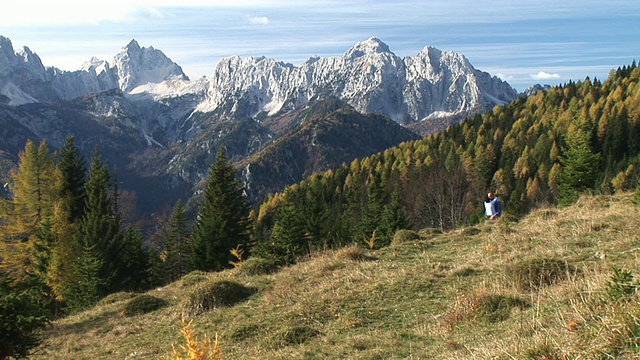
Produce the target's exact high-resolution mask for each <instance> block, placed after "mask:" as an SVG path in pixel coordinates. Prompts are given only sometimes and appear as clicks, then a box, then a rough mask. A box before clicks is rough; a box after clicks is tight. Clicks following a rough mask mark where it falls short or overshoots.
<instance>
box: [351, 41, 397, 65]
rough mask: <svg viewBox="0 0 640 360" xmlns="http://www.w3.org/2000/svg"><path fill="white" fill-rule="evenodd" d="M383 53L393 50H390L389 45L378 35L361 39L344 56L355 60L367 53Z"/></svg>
mask: <svg viewBox="0 0 640 360" xmlns="http://www.w3.org/2000/svg"><path fill="white" fill-rule="evenodd" d="M382 53H391V50H389V46H388V45H387V44H385V43H384V42H382V40H380V39H378V38H377V37H370V38H369V39H367V40H365V41H361V42H359V43H357V44H356V45H355V46H354V47H352V48H351V49H349V51H347V52H346V53H345V54H344V57H345V58H346V59H349V60H353V59H356V58H359V57H361V56H364V55H367V54H382Z"/></svg>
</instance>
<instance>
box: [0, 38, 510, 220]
mask: <svg viewBox="0 0 640 360" xmlns="http://www.w3.org/2000/svg"><path fill="white" fill-rule="evenodd" d="M518 96H519V94H518V93H517V92H516V90H515V89H513V88H512V87H511V86H510V85H509V84H508V83H506V82H504V81H502V80H500V79H499V78H497V77H495V76H491V75H490V74H488V73H486V72H483V71H480V70H477V69H475V68H474V67H473V66H472V65H471V64H470V63H469V61H468V60H467V59H466V58H465V57H464V56H463V55H460V54H456V53H453V52H443V51H441V50H438V49H436V48H434V47H430V46H427V47H425V48H424V49H423V50H422V51H421V52H419V53H418V54H417V55H416V56H413V57H405V58H400V57H398V56H396V55H395V54H394V53H393V52H391V51H390V49H389V47H388V46H387V45H386V44H385V43H384V42H382V41H381V40H379V39H377V38H370V39H367V40H366V41H362V42H359V43H358V44H356V45H355V46H354V47H353V48H351V49H349V50H348V51H347V52H345V53H344V54H343V55H342V56H337V57H326V58H319V57H311V58H309V59H308V60H307V61H305V62H304V63H303V64H301V65H300V66H294V65H292V64H288V63H284V62H280V61H277V60H274V59H268V58H265V57H246V58H240V57H238V56H232V57H229V58H225V59H222V60H220V61H219V62H218V64H217V65H216V66H215V68H214V70H213V72H212V74H211V76H209V77H203V78H201V79H197V80H194V81H192V80H190V79H189V78H188V77H187V76H186V75H185V74H184V72H183V71H182V68H181V67H180V66H179V65H178V64H176V63H174V62H173V61H171V59H169V58H168V57H167V56H166V55H165V54H164V53H163V52H162V51H160V50H157V49H154V48H153V47H141V46H140V45H139V44H138V43H137V42H136V41H135V40H131V41H130V42H129V43H128V44H127V45H126V46H124V47H123V48H122V49H121V50H120V51H119V52H118V53H117V54H116V55H115V56H114V57H113V59H112V60H111V61H105V60H100V59H96V58H92V59H91V60H89V61H87V62H86V63H85V64H84V65H83V66H82V67H81V68H80V69H78V70H76V71H63V70H60V69H57V68H54V67H45V66H44V65H43V63H42V61H41V59H40V58H39V56H38V55H37V54H36V53H34V52H32V51H31V50H30V49H29V48H27V47H24V48H22V49H18V50H15V49H14V48H13V45H12V43H11V41H10V40H9V39H7V38H5V37H2V36H0V129H1V130H0V134H1V135H2V137H1V138H0V170H4V169H8V168H10V167H11V166H15V164H16V163H17V155H18V153H19V151H21V150H22V149H23V148H24V144H25V143H26V140H27V139H32V140H33V141H40V140H47V142H48V143H49V144H50V145H51V146H52V147H53V148H54V149H55V148H59V147H60V146H61V145H62V144H63V142H64V139H65V137H67V136H70V135H73V136H75V137H76V144H77V146H78V147H79V148H80V149H81V151H83V153H85V154H87V158H88V154H90V153H91V151H92V150H93V148H94V147H95V146H96V145H99V146H100V149H101V152H102V154H103V156H104V157H105V159H106V162H107V164H109V166H110V168H111V169H112V171H115V172H117V173H118V179H119V181H122V182H123V188H125V189H131V190H133V191H135V193H136V195H137V196H138V202H139V204H140V205H141V207H142V208H144V209H145V210H149V211H150V210H153V209H157V208H158V207H160V206H162V205H163V204H167V202H169V203H170V204H172V203H171V202H170V201H175V199H177V198H178V197H189V196H190V195H191V194H193V193H194V191H197V188H198V184H199V183H201V182H202V180H203V179H204V178H205V177H206V175H207V173H208V169H209V168H210V166H211V164H212V162H213V160H214V158H215V153H216V151H217V149H218V148H219V147H220V146H226V147H227V154H228V156H229V157H230V160H231V161H232V162H233V163H235V164H237V166H238V169H239V172H240V173H241V175H242V178H243V180H244V181H245V184H246V185H247V188H248V192H249V196H250V197H251V199H252V200H253V201H259V200H260V199H262V198H263V197H264V196H266V194H268V193H270V192H274V191H280V190H282V189H283V188H284V186H286V185H288V184H291V183H295V182H298V181H300V180H302V179H303V178H304V177H306V176H309V175H310V174H312V173H313V172H318V171H324V170H327V169H329V168H331V167H334V166H337V165H339V164H341V163H342V162H348V161H350V160H353V159H355V158H358V157H364V156H368V155H371V154H374V153H377V152H379V151H382V150H384V149H386V148H388V147H391V146H394V145H397V144H399V143H400V142H403V141H409V140H414V139H417V138H418V137H419V136H422V135H425V134H430V133H434V132H438V131H441V130H443V129H444V128H446V127H447V126H448V125H450V124H451V123H453V122H457V121H460V120H461V119H462V118H463V117H465V116H467V115H469V114H474V113H479V112H483V111H485V110H487V109H490V108H492V107H494V106H495V105H503V104H506V103H508V102H511V101H513V100H515V99H516V98H517V97H518ZM2 174H7V172H6V171H3V172H2ZM2 176H4V178H1V179H0V180H2V182H3V183H5V182H6V181H8V179H7V178H6V176H7V175H2Z"/></svg>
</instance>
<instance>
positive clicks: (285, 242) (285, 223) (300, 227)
mask: <svg viewBox="0 0 640 360" xmlns="http://www.w3.org/2000/svg"><path fill="white" fill-rule="evenodd" d="M307 243H308V239H307V236H306V234H305V231H304V223H303V221H302V219H301V218H300V214H299V212H298V211H297V209H296V207H295V204H294V203H293V201H292V200H291V195H289V196H287V195H285V197H284V199H283V201H282V203H281V204H280V206H279V207H278V212H277V214H276V220H275V224H274V225H273V229H272V231H271V235H270V236H269V239H268V240H267V241H262V242H260V243H258V245H257V246H256V247H255V248H254V249H253V253H254V255H256V256H260V257H262V258H265V259H269V260H272V261H274V262H275V263H276V264H278V265H290V264H294V263H295V262H296V260H297V258H298V257H300V256H302V255H304V254H305V253H308V251H309V247H308V244H307Z"/></svg>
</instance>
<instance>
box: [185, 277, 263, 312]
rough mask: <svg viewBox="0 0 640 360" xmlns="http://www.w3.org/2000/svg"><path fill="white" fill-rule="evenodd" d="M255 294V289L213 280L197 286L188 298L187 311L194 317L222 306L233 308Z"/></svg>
mask: <svg viewBox="0 0 640 360" xmlns="http://www.w3.org/2000/svg"><path fill="white" fill-rule="evenodd" d="M254 293H255V289H253V288H250V287H246V286H244V285H242V284H240V283H238V282H235V281H231V280H215V281H210V282H208V283H205V284H203V285H200V286H198V287H197V288H196V289H195V290H194V291H193V292H192V293H191V296H190V297H189V304H188V311H189V312H190V313H192V314H194V315H197V314H201V313H203V312H205V311H209V310H212V309H216V308H219V307H222V306H233V305H235V304H237V303H240V302H242V301H244V300H246V299H247V298H249V297H250V296H251V295H253V294H254Z"/></svg>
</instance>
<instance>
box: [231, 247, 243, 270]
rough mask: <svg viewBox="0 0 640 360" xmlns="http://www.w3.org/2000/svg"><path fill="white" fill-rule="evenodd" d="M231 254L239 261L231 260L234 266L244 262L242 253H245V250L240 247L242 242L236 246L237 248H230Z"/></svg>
mask: <svg viewBox="0 0 640 360" xmlns="http://www.w3.org/2000/svg"><path fill="white" fill-rule="evenodd" d="M229 252H230V253H231V255H233V256H234V257H235V258H236V259H237V260H238V261H233V260H229V264H231V265H233V267H240V266H242V263H243V262H244V259H243V258H242V255H244V250H243V249H242V248H241V247H240V244H238V246H236V248H235V249H231V250H229Z"/></svg>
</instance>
